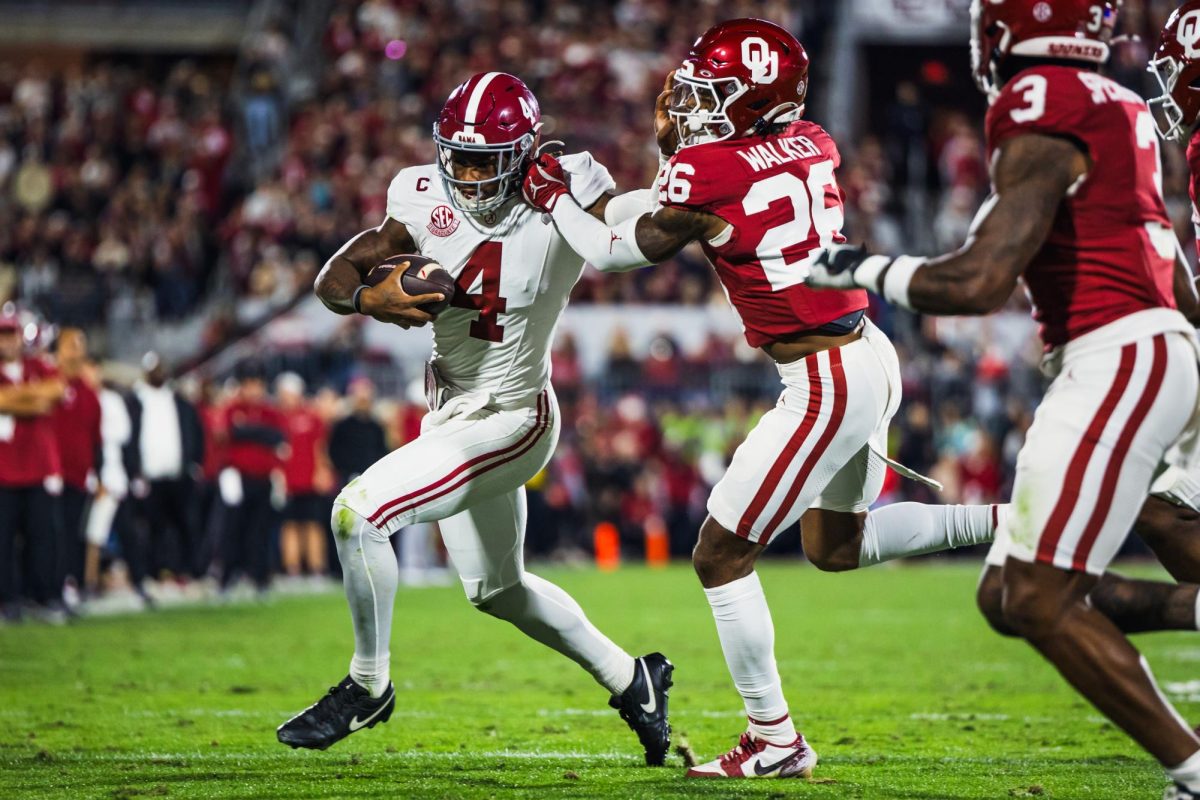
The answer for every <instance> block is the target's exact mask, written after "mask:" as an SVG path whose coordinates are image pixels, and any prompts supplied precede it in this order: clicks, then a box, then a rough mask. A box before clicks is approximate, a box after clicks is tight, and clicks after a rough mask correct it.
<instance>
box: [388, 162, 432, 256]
mask: <svg viewBox="0 0 1200 800" xmlns="http://www.w3.org/2000/svg"><path fill="white" fill-rule="evenodd" d="M433 180H437V176H436V175H433V176H431V175H430V170H429V169H428V168H427V167H409V168H407V169H402V170H400V171H399V172H397V173H396V177H394V178H392V183H391V185H389V186H388V192H387V215H388V216H389V217H391V218H392V219H394V220H396V221H397V222H399V223H401V224H402V225H404V227H406V228H408V233H409V235H410V236H413V239H414V240H415V239H416V237H415V235H414V234H413V231H414V230H415V229H416V227H417V225H416V223H417V222H418V220H417V216H416V206H415V205H414V204H413V203H412V200H411V198H412V195H413V193H415V192H418V191H424V188H425V186H428V184H429V182H430V181H433ZM420 184H424V186H422V185H420Z"/></svg>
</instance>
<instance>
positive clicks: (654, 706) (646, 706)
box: [638, 658, 658, 714]
mask: <svg viewBox="0 0 1200 800" xmlns="http://www.w3.org/2000/svg"><path fill="white" fill-rule="evenodd" d="M638 663H639V664H641V665H642V674H643V675H645V676H646V694H648V695H650V702H649V703H642V704H641V705H642V711H645V712H646V713H647V714H653V713H654V712H655V711H657V710H658V698H657V697H655V696H654V684H653V683H651V682H650V670H649V668H648V667H647V666H646V662H645V660H644V659H640V658H639V659H638Z"/></svg>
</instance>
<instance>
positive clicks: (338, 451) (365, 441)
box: [329, 378, 390, 486]
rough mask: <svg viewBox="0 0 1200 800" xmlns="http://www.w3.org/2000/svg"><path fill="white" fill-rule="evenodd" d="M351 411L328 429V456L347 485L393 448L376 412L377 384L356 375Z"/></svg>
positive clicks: (351, 391) (353, 383) (351, 383)
mask: <svg viewBox="0 0 1200 800" xmlns="http://www.w3.org/2000/svg"><path fill="white" fill-rule="evenodd" d="M348 392H349V395H350V413H349V414H347V415H346V416H345V417H343V418H342V419H340V420H338V421H337V422H336V423H335V424H334V426H333V428H332V429H331V430H330V431H329V458H330V461H331V462H332V463H333V468H334V469H335V470H337V475H338V480H339V482H340V485H342V486H344V485H346V484H347V483H349V482H350V481H352V480H354V479H355V478H357V477H358V476H359V475H361V474H363V473H364V472H366V471H367V468H368V467H370V466H371V465H372V464H374V463H375V462H376V461H378V460H379V459H381V458H383V457H384V456H386V455H387V454H388V453H389V452H390V451H389V450H388V446H387V438H386V435H385V433H384V429H383V425H381V424H380V423H379V420H378V419H376V417H375V413H374V410H373V409H374V404H375V386H374V385H373V384H372V383H371V382H370V381H369V380H367V379H366V378H356V379H354V380H353V381H351V382H350V386H349V387H348Z"/></svg>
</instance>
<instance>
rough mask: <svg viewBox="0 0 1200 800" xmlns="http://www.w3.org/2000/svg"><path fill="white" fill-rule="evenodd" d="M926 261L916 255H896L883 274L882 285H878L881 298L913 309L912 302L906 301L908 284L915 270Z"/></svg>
mask: <svg viewBox="0 0 1200 800" xmlns="http://www.w3.org/2000/svg"><path fill="white" fill-rule="evenodd" d="M926 261H928V259H925V258H917V257H916V256H897V257H896V258H895V259H894V260H893V261H892V263H891V264H890V265H889V266H888V268H887V270H886V271H885V272H884V274H883V285H882V286H880V287H879V293H880V294H881V295H883V299H884V300H887V301H888V302H889V303H891V304H892V305H897V306H900V307H901V308H907V309H908V310H909V311H913V310H914V309H913V307H912V304H911V303H909V301H908V285H909V284H910V283H912V279H913V275H915V274H916V273H917V270H918V269H920V268H921V267H923V266H925V263H926Z"/></svg>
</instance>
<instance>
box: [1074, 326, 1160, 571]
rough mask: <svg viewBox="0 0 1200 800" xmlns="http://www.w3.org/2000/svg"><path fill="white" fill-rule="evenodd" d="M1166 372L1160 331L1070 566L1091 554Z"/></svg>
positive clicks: (1082, 564)
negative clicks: (1139, 392) (1146, 374)
mask: <svg viewBox="0 0 1200 800" xmlns="http://www.w3.org/2000/svg"><path fill="white" fill-rule="evenodd" d="M1166 373H1167V339H1166V337H1165V336H1163V335H1162V334H1161V333H1160V334H1159V335H1158V336H1155V337H1154V361H1153V362H1152V363H1151V365H1150V377H1149V379H1148V380H1147V381H1146V387H1145V388H1144V389H1143V390H1142V396H1141V397H1139V398H1138V401H1137V405H1136V406H1134V408H1133V413H1132V414H1130V415H1129V420H1128V421H1127V422H1126V423H1125V427H1124V429H1122V431H1121V435H1120V437H1119V438H1118V439H1117V444H1116V446H1115V447H1113V452H1112V456H1111V457H1110V458H1109V460H1108V466H1107V467H1106V468H1105V470H1104V478H1103V480H1101V482H1100V496H1099V498H1097V502H1096V507H1095V508H1093V509H1092V516H1091V518H1090V519H1088V523H1087V527H1086V528H1084V529H1083V535H1082V536H1080V537H1079V544H1077V545H1075V558H1074V560H1073V561H1072V562H1071V567H1072V568H1073V569H1076V570H1079V571H1080V572H1086V571H1087V561H1088V557H1089V556H1091V554H1092V547H1094V546H1095V544H1096V539H1097V538H1098V537H1099V536H1100V529H1101V528H1103V527H1104V521H1105V518H1106V517H1107V516H1108V510H1109V509H1110V508H1111V507H1112V501H1113V495H1114V494H1115V493H1116V490H1117V479H1118V478H1120V477H1121V467H1123V466H1124V465H1125V458H1126V457H1127V456H1128V455H1129V446H1130V445H1131V444H1133V437H1134V436H1135V435H1136V434H1137V432H1138V429H1139V428H1141V427H1142V423H1143V422H1145V421H1146V415H1147V414H1149V413H1150V407H1151V406H1152V405H1154V399H1155V398H1156V397H1157V396H1158V392H1159V390H1160V389H1162V383H1163V376H1164V375H1166Z"/></svg>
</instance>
